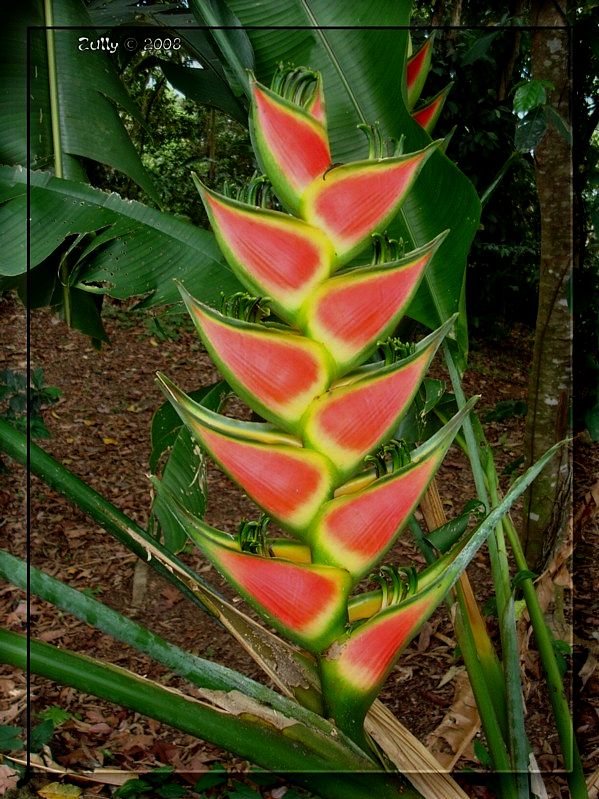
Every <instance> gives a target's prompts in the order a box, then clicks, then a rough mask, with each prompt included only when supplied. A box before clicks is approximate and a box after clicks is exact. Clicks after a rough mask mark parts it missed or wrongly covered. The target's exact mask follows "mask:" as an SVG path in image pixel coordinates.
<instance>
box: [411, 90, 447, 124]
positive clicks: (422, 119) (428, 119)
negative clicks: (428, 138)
mask: <svg viewBox="0 0 599 799" xmlns="http://www.w3.org/2000/svg"><path fill="white" fill-rule="evenodd" d="M451 86H452V84H451V83H450V84H449V85H448V86H446V87H445V88H444V89H441V91H440V92H439V94H436V95H435V96H434V97H433V99H432V100H431V101H430V102H429V103H427V104H426V105H425V106H423V107H422V108H419V109H418V110H417V111H414V112H413V113H412V119H414V120H415V121H416V122H418V124H419V125H420V127H421V128H424V130H425V131H426V132H427V133H431V132H432V130H433V128H434V127H435V124H436V122H437V119H439V115H440V114H441V111H442V109H443V105H444V104H445V100H446V99H447V95H448V94H449V92H450V89H451Z"/></svg>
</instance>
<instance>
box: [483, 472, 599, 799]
mask: <svg viewBox="0 0 599 799" xmlns="http://www.w3.org/2000/svg"><path fill="white" fill-rule="evenodd" d="M493 470H494V467H493ZM489 491H490V493H491V497H492V499H493V502H494V503H495V502H498V501H499V494H498V491H497V475H496V474H495V475H494V479H493V480H490V481H489ZM503 525H504V529H505V533H506V535H507V537H508V540H509V542H510V547H511V548H512V552H513V554H514V560H515V561H516V566H517V568H518V571H521V572H525V571H529V569H528V564H527V562H526V557H525V555H524V550H523V549H522V544H521V542H520V538H519V536H518V533H517V532H516V529H515V527H514V525H513V524H512V522H511V520H510V518H509V516H506V517H505V518H504V520H503ZM520 587H521V589H522V593H523V596H524V600H525V602H526V607H527V609H528V615H529V616H530V621H531V624H532V629H533V632H534V635H535V640H536V642H537V648H538V650H539V657H540V659H541V664H542V666H543V670H544V672H545V676H546V679H547V686H548V689H549V701H550V702H551V707H552V709H553V715H554V718H555V725H556V727H557V734H558V737H559V741H560V746H561V750H562V755H563V758H564V766H565V769H566V771H567V772H568V785H569V787H570V794H571V796H572V797H573V799H587V797H588V790H587V786H586V782H585V778H584V772H583V769H582V762H581V760H580V753H579V751H578V744H577V742H576V738H575V736H574V727H573V723H572V716H571V713H570V708H569V706H568V700H567V698H566V692H565V690H564V684H563V680H562V676H561V674H560V670H559V666H558V664H557V660H556V658H555V650H554V648H553V644H552V636H551V632H550V631H549V628H548V627H547V624H546V622H545V618H544V616H543V611H542V609H541V606H540V604H539V598H538V596H537V592H536V590H535V586H534V583H533V581H532V579H531V578H529V577H527V578H526V579H524V580H523V581H522V582H521V583H520Z"/></svg>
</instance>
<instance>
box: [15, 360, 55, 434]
mask: <svg viewBox="0 0 599 799" xmlns="http://www.w3.org/2000/svg"><path fill="white" fill-rule="evenodd" d="M61 394H62V392H61V390H60V389H59V388H56V386H46V385H44V370H43V369H34V370H33V372H32V374H31V385H30V386H29V388H27V375H26V374H25V373H24V372H15V371H13V370H12V369H3V370H2V371H1V372H0V418H3V419H6V421H7V422H10V423H11V424H13V425H14V426H15V427H16V428H17V429H19V430H22V431H25V429H26V426H27V400H28V397H29V424H30V433H31V437H32V438H50V432H49V430H48V428H47V427H46V425H45V424H44V420H43V416H42V410H43V409H44V408H47V407H48V406H50V405H53V404H54V403H55V402H57V401H58V399H59V397H60V396H61Z"/></svg>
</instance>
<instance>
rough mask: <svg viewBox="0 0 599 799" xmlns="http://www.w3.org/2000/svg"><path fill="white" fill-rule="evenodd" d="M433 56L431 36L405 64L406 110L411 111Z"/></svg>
mask: <svg viewBox="0 0 599 799" xmlns="http://www.w3.org/2000/svg"><path fill="white" fill-rule="evenodd" d="M432 54H433V36H429V37H428V39H427V40H426V41H425V42H424V44H423V45H422V47H421V48H420V49H419V50H417V51H416V52H415V53H414V55H413V56H411V58H409V59H408V63H407V64H406V83H407V90H408V103H407V105H408V109H409V110H412V108H414V106H415V105H416V103H417V102H418V98H419V97H420V95H421V93H422V89H423V88H424V84H425V82H426V78H427V76H428V73H429V70H430V68H431V57H432Z"/></svg>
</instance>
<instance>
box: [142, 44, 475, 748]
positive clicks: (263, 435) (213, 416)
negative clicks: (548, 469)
mask: <svg viewBox="0 0 599 799" xmlns="http://www.w3.org/2000/svg"><path fill="white" fill-rule="evenodd" d="M431 46H432V39H428V40H427V42H425V44H424V46H423V47H422V48H421V50H420V51H418V52H417V53H416V54H415V55H414V56H413V57H412V58H411V59H410V60H409V61H408V64H407V70H406V72H407V87H408V95H409V98H410V107H413V105H414V103H415V102H416V101H417V99H418V97H419V95H420V92H421V90H422V87H423V85H424V81H425V79H426V75H427V72H428V69H429V66H430V54H431ZM250 84H251V92H252V98H251V102H252V110H251V124H250V128H251V135H252V140H253V143H254V147H255V150H256V156H257V158H258V162H259V164H260V165H261V166H262V168H263V169H264V171H265V173H266V177H264V176H258V177H256V178H255V179H254V180H253V182H252V183H251V185H250V188H249V190H248V191H247V193H246V195H245V199H246V202H240V201H239V200H233V199H230V198H228V197H225V196H223V195H220V194H217V193H216V192H214V191H212V190H210V189H208V188H206V187H205V186H203V185H202V184H201V183H200V182H199V180H197V179H196V185H197V186H198V189H199V191H200V194H201V197H202V201H203V202H204V205H205V207H206V211H207V214H208V217H209V219H210V222H211V225H212V228H213V230H214V233H215V236H216V239H217V241H218V243H219V245H220V247H221V249H222V251H223V253H224V256H225V258H226V260H227V262H228V264H229V265H230V267H231V269H232V270H233V271H234V273H235V275H236V276H237V278H238V279H239V280H240V281H241V283H242V284H243V285H244V286H245V287H246V288H247V289H248V290H249V291H250V292H251V293H252V294H257V295H259V296H261V297H267V298H268V300H269V304H270V305H271V306H272V309H273V310H274V311H275V313H276V315H277V316H278V317H279V319H276V318H275V320H274V321H271V320H270V319H269V320H268V321H267V322H264V321H254V317H252V313H254V311H255V308H256V307H257V308H258V309H259V311H260V313H262V312H263V308H262V307H261V306H260V304H259V300H258V298H256V297H247V296H246V295H235V296H234V298H233V301H232V302H230V303H229V304H228V305H227V304H226V303H225V304H223V308H225V310H224V311H223V312H218V311H216V310H214V309H213V308H210V307H209V306H207V305H205V304H203V303H201V302H198V301H197V300H195V299H193V298H192V297H191V296H190V295H189V294H188V293H187V292H186V291H185V290H184V289H181V293H182V296H183V299H184V301H185V303H186V305H187V308H188V310H189V312H190V315H191V317H192V319H193V321H194V324H195V326H196V328H197V330H198V333H199V335H200V337H201V339H202V341H203V343H204V345H205V347H206V349H207V351H208V353H209V354H210V355H211V357H212V359H213V360H214V361H215V363H216V365H217V366H218V368H219V370H220V371H221V373H222V375H223V376H224V378H225V379H226V380H227V382H228V383H229V385H230V386H231V387H232V388H233V389H234V390H235V391H236V393H237V394H238V395H239V396H240V397H241V399H243V400H245V402H246V403H247V405H248V406H249V407H250V408H251V409H252V410H254V411H255V412H256V413H258V414H259V415H260V416H262V417H263V418H264V419H266V420H268V421H267V422H265V423H261V422H260V423H257V422H243V421H239V420H235V419H231V418H228V417H226V416H223V415H221V414H219V413H215V412H214V411H211V410H209V409H207V408H205V407H203V406H202V405H200V404H198V403H196V402H194V401H193V400H192V399H191V398H190V397H188V396H187V395H186V394H185V393H184V392H183V391H181V390H180V389H179V388H178V387H177V386H175V385H174V384H173V383H172V382H171V381H170V380H168V379H167V378H165V377H163V376H160V375H159V380H160V383H161V387H162V389H163V390H164V392H165V394H166V396H167V398H168V399H169V401H170V402H171V403H172V405H173V406H174V408H175V410H176V411H177V413H178V414H179V416H180V417H181V419H182V420H183V422H184V423H185V425H186V426H187V427H188V428H189V430H190V432H191V434H192V436H193V437H194V438H195V439H196V440H197V441H198V442H199V443H200V445H201V446H202V447H203V448H204V449H205V450H206V452H208V453H209V455H210V456H211V457H212V458H213V460H214V461H215V462H216V463H217V465H218V466H219V467H220V468H221V469H222V470H223V471H224V472H225V473H226V474H227V475H228V476H229V477H230V478H231V479H232V480H233V481H234V482H235V483H237V484H238V485H239V486H240V487H241V488H242V489H243V490H244V491H245V492H246V493H247V494H248V496H249V497H250V498H251V499H252V500H253V501H254V502H256V503H257V505H258V506H259V507H260V508H262V510H263V511H264V513H265V514H267V516H268V517H270V518H272V519H273V520H275V521H276V522H277V523H278V524H279V525H280V526H281V527H283V528H284V530H285V531H287V532H288V533H291V535H292V536H293V537H294V539H295V540H290V539H286V538H270V537H268V536H267V533H266V528H267V525H268V521H269V519H268V518H267V517H266V516H263V517H262V518H261V519H260V520H259V521H257V522H245V523H243V524H242V525H241V527H240V531H239V534H238V535H237V536H233V535H230V534H228V533H224V532H222V531H219V530H217V529H215V528H213V527H211V526H210V525H208V524H206V523H205V522H204V521H202V520H200V519H196V518H194V517H193V516H192V515H191V514H190V513H189V511H187V510H186V509H185V508H184V506H183V505H181V503H180V502H179V500H178V498H177V497H174V496H172V495H170V494H168V491H167V490H166V489H165V488H164V486H163V485H162V484H160V488H158V489H157V490H159V491H165V492H166V494H168V499H169V507H171V508H172V510H173V513H174V514H175V517H176V518H177V519H178V521H179V523H180V524H181V525H182V527H183V529H185V530H186V531H187V534H188V535H189V537H190V538H191V539H192V540H193V541H194V542H195V543H196V544H197V545H198V546H199V547H200V549H201V550H202V552H203V553H204V554H205V556H206V557H207V558H208V559H209V560H210V561H211V562H212V563H213V565H214V566H215V567H216V568H217V569H218V570H219V571H220V572H221V574H223V575H224V576H225V577H226V578H227V579H228V580H229V581H230V582H231V583H232V585H233V586H234V587H235V588H236V590H237V591H238V592H239V594H240V595H241V596H243V597H244V598H245V599H246V601H247V602H248V603H249V604H250V605H252V607H253V608H254V609H255V610H256V611H257V612H258V613H260V614H261V615H262V616H263V617H264V618H265V619H266V620H267V621H268V622H269V623H270V624H272V625H273V626H274V627H275V628H276V629H277V630H279V631H280V632H282V633H284V634H285V635H286V636H287V637H288V638H289V639H290V640H291V641H293V642H295V643H296V644H298V645H299V646H301V647H303V648H304V649H306V650H308V651H309V652H311V653H314V654H315V655H316V665H318V666H319V667H320V670H321V672H320V673H321V676H322V688H323V708H324V712H325V713H327V714H328V715H330V716H332V717H334V719H335V720H336V722H337V723H338V724H339V725H340V727H341V728H342V729H343V730H344V732H347V733H348V734H349V735H351V736H352V737H353V738H354V740H355V741H356V742H357V743H358V744H362V743H365V739H364V734H363V720H364V715H365V713H366V711H367V709H368V706H369V705H370V703H371V702H372V700H373V698H374V696H375V695H376V692H377V691H378V689H379V687H380V685H381V684H382V681H383V680H384V679H385V677H386V675H387V674H388V673H389V670H390V669H391V668H392V666H393V664H394V662H395V660H396V658H397V656H398V654H399V652H400V651H401V649H402V648H403V646H405V644H406V643H407V642H408V641H409V639H410V638H411V636H413V635H414V634H415V632H416V631H417V630H418V628H419V626H420V625H421V624H422V622H423V621H425V620H426V618H428V616H429V615H430V614H431V613H432V611H433V609H434V608H435V607H436V605H437V604H438V603H439V602H440V601H441V599H442V598H443V596H444V595H445V594H446V592H447V591H448V590H449V588H450V587H451V585H452V584H453V583H452V580H455V579H456V576H457V574H458V572H457V571H456V569H457V566H458V565H459V568H460V569H463V568H464V567H465V564H466V562H467V560H466V555H467V554H470V553H469V552H468V553H466V552H464V553H463V554H462V556H461V560H460V559H459V558H458V556H457V555H455V553H456V552H457V550H456V548H455V547H454V549H453V550H452V551H451V552H450V553H449V554H448V555H446V556H444V557H443V558H442V559H440V560H439V561H438V562H437V563H436V564H435V565H434V566H431V567H429V568H428V569H426V570H425V571H424V572H423V573H422V574H421V575H419V577H418V580H416V577H415V570H414V569H408V570H403V571H404V574H409V577H408V579H407V580H406V581H405V584H404V583H402V581H401V580H400V578H399V576H398V575H399V572H397V571H393V570H390V567H383V568H382V570H381V573H382V572H383V571H384V570H385V569H387V571H385V572H384V573H385V575H387V577H388V576H389V574H392V577H391V579H392V580H393V581H394V583H393V585H394V587H393V591H392V594H391V599H390V600H389V592H388V590H387V587H386V584H385V583H384V582H381V588H380V590H379V591H378V592H377V591H371V592H368V593H367V594H358V596H357V597H353V598H350V591H351V590H352V588H353V587H354V586H355V585H356V583H357V582H358V581H359V580H360V579H362V578H363V577H364V576H365V575H366V574H367V573H368V572H369V571H371V569H372V568H373V566H374V565H375V564H376V563H377V562H378V561H379V560H380V558H381V557H382V556H383V555H384V554H385V553H386V552H387V551H388V550H389V549H390V547H391V546H392V545H393V543H394V542H395V541H396V539H397V536H398V535H399V534H400V533H401V531H402V529H403V528H404V526H405V525H406V523H407V520H408V518H409V516H410V514H412V513H413V512H414V510H415V508H416V506H417V504H418V502H419V501H420V499H421V497H422V495H423V493H424V492H425V490H426V489H427V486H428V484H429V482H430V480H431V479H432V478H433V476H434V474H435V473H436V471H437V469H438V468H439V465H440V463H441V461H442V459H443V457H444V455H445V453H446V451H447V449H448V447H449V446H450V444H451V442H452V440H453V438H454V436H455V435H456V433H457V431H458V429H459V427H460V425H461V423H462V421H463V419H464V417H465V416H466V415H467V414H468V413H469V412H470V409H471V408H472V406H473V404H474V402H475V401H476V398H473V399H472V400H471V401H470V402H469V403H468V404H467V405H466V406H465V407H464V408H462V410H460V411H459V412H458V413H457V414H456V415H455V416H454V417H453V418H452V419H451V420H450V421H449V422H448V423H447V424H446V425H445V426H444V427H443V428H442V429H441V430H439V431H438V432H437V433H436V434H435V435H434V436H432V437H431V438H430V439H429V440H428V441H426V442H425V443H424V444H422V445H421V446H420V447H418V448H417V449H416V450H415V451H414V452H413V453H411V455H410V454H408V453H407V450H406V448H405V445H404V444H403V443H402V442H397V441H391V442H390V443H385V442H387V441H388V439H389V438H390V437H392V436H393V433H394V432H395V431H396V429H397V426H398V424H399V422H400V421H401V419H402V417H403V415H404V414H405V413H406V411H407V409H408V408H409V406H410V404H411V403H412V401H413V399H414V397H415V395H416V392H417V391H418V388H419V386H420V384H421V381H422V380H423V377H424V375H425V373H426V371H427V369H428V367H429V365H430V363H431V360H432V358H433V357H434V355H435V352H436V350H437V348H438V347H439V345H440V344H441V342H442V341H443V339H444V337H445V336H446V335H447V334H448V332H449V330H450V328H451V327H452V325H453V324H454V322H455V318H452V319H449V320H447V321H446V322H445V323H444V324H443V325H441V327H440V328H439V329H438V330H436V331H434V332H433V333H431V334H430V335H429V336H428V337H426V338H425V339H423V340H422V341H421V342H420V344H419V345H418V346H417V347H416V348H415V349H414V350H413V351H412V350H410V349H407V348H405V347H403V346H400V345H399V344H398V343H397V341H393V342H390V343H389V344H388V346H386V347H385V345H384V342H381V340H382V339H385V338H386V337H388V336H390V335H392V334H393V332H394V329H395V327H396V326H397V324H398V322H399V320H400V319H401V317H402V316H403V315H404V314H405V313H406V311H407V310H408V306H409V304H410V302H411V301H412V298H413V297H414V295H415V293H416V291H417V289H418V286H419V284H420V281H421V280H422V279H423V276H424V275H425V272H426V268H427V267H428V266H429V264H430V262H431V260H432V259H433V257H434V256H435V255H436V253H437V251H438V249H439V247H440V246H441V243H442V241H443V239H444V238H445V235H446V233H447V232H448V231H446V232H445V233H442V234H441V235H439V236H437V237H436V238H435V239H434V240H433V241H431V242H429V243H428V244H425V245H424V246H421V247H420V248H419V249H416V250H414V251H412V252H409V253H407V254H406V255H401V257H398V255H399V253H400V252H401V249H400V248H401V247H403V245H402V244H401V243H399V242H396V241H393V240H392V239H390V238H388V236H387V233H386V228H387V226H388V225H389V224H390V222H391V221H392V220H393V218H394V217H395V216H396V214H397V212H398V210H399V208H400V206H401V204H402V202H403V201H404V200H405V198H406V196H407V195H408V193H409V191H410V189H411V187H412V185H413V183H414V181H415V180H416V179H417V177H418V174H419V172H420V170H421V169H422V167H423V165H424V164H425V163H426V161H427V159H428V158H429V157H430V156H431V154H432V153H433V152H434V151H435V150H436V149H439V148H440V147H442V143H440V142H433V143H431V144H429V146H428V147H426V148H424V149H422V150H419V151H417V152H413V153H408V154H399V155H398V154H397V153H400V152H401V146H400V145H397V146H396V147H395V154H394V155H392V156H387V152H388V151H389V147H388V142H386V141H385V140H384V139H383V135H382V132H381V130H380V128H379V127H378V125H377V124H375V125H370V126H369V125H363V126H361V127H362V128H363V129H365V130H366V132H367V135H368V136H369V142H370V145H369V154H368V160H361V161H357V162H354V163H349V164H338V165H331V160H332V159H331V153H330V149H329V141H328V136H327V125H326V114H325V104H324V93H323V86H322V81H321V79H320V76H319V75H318V74H317V73H315V72H313V71H311V70H309V69H306V68H303V67H298V68H292V69H287V68H286V67H284V66H280V67H279V68H278V69H277V71H276V72H275V75H274V77H273V84H272V89H267V88H266V87H264V86H262V85H260V84H259V83H257V82H256V81H255V80H254V79H253V77H252V78H251V80H250ZM445 94H446V92H445V93H441V94H440V95H438V96H437V98H435V99H434V101H433V103H431V105H430V106H426V107H425V108H423V109H420V110H419V111H416V112H415V113H414V118H415V119H416V120H417V121H419V122H420V124H422V125H423V126H424V127H425V128H426V129H427V130H430V128H431V126H432V124H433V122H434V120H435V119H436V117H437V115H438V113H439V111H440V108H441V105H442V102H443V99H444V96H445ZM435 103H436V104H435ZM267 179H268V180H270V182H271V183H272V186H273V188H274V191H275V193H276V194H277V195H278V197H279V199H280V200H281V202H282V204H283V206H284V207H285V209H286V210H287V211H290V213H283V212H280V211H273V210H268V209H265V208H263V207H257V206H256V205H252V204H251V203H252V202H254V200H255V199H256V198H257V196H258V190H259V191H260V192H261V191H262V190H263V188H264V186H265V185H266V184H267V183H268V180H267ZM370 243H372V244H373V247H374V256H373V262H372V263H371V264H369V265H367V266H355V265H353V266H352V265H349V264H350V261H351V260H352V259H353V258H354V256H356V255H357V254H359V253H360V252H361V251H362V250H363V249H364V248H365V247H366V246H368V245H369V244H370ZM348 265H349V266H348ZM343 267H347V268H345V269H344V268H343ZM244 303H245V305H244ZM248 309H249V310H248ZM244 314H245V316H244ZM239 317H244V318H239ZM279 320H282V321H283V322H284V323H286V324H282V323H280V321H279ZM380 344H382V345H383V349H384V355H385V361H383V362H380V361H379V362H374V361H373V362H371V363H365V362H366V361H367V359H368V358H369V357H370V356H372V355H373V354H374V352H375V350H376V348H377V346H379V345H380ZM397 357H401V358H402V359H401V360H397V361H396V360H394V359H395V358H397ZM381 445H382V448H381V449H378V451H377V452H376V454H374V455H373V454H372V453H374V452H375V451H376V450H377V448H379V447H381ZM389 458H391V463H389ZM369 463H374V464H375V465H374V467H373V468H370V467H369V466H368V464H369ZM454 556H455V557H456V558H457V560H456V562H455V564H454V561H453V560H452V558H453V557H454ZM458 560H459V564H458ZM452 564H453V565H452ZM450 567H451V568H453V571H451V568H450ZM444 570H446V571H447V575H448V576H447V577H446V573H445V571H444Z"/></svg>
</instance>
